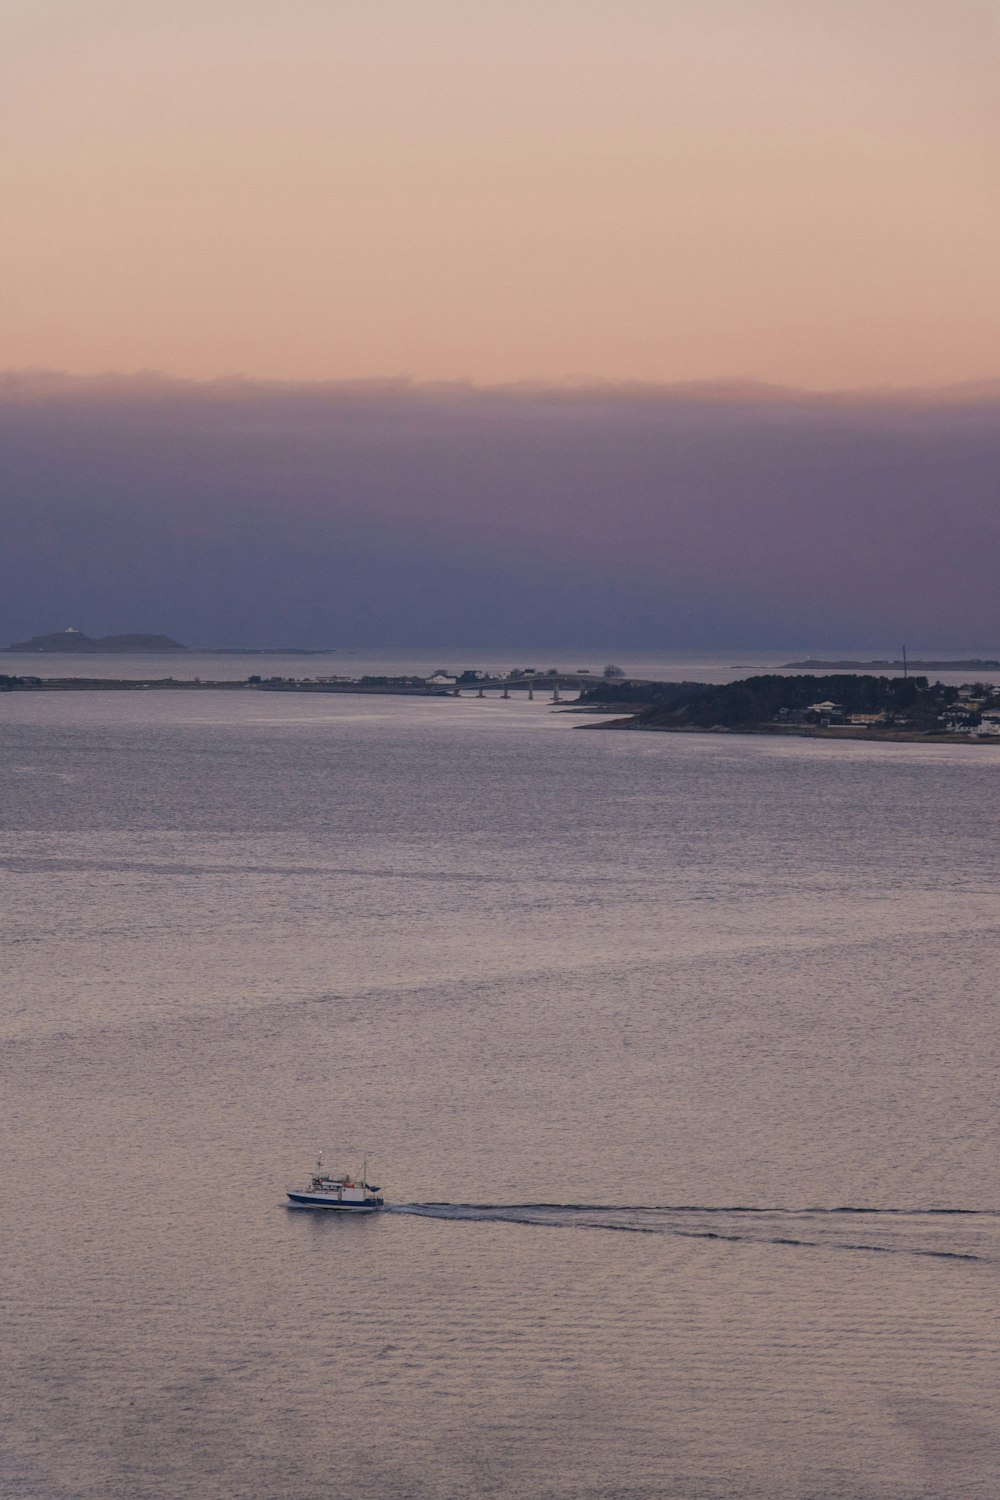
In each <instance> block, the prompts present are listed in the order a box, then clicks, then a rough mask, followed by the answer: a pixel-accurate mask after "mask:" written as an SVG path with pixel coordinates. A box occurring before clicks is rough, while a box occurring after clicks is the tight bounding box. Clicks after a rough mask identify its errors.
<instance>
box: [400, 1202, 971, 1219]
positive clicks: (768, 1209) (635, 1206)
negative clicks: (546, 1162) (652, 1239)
mask: <svg viewBox="0 0 1000 1500" xmlns="http://www.w3.org/2000/svg"><path fill="white" fill-rule="evenodd" d="M398 1206H399V1207H400V1208H402V1209H404V1210H410V1209H413V1210H417V1209H421V1208H427V1209H435V1208H453V1209H468V1210H470V1211H471V1212H476V1213H504V1212H506V1211H507V1210H508V1209H509V1210H511V1211H516V1210H517V1209H530V1210H538V1209H556V1210H559V1211H560V1212H566V1213H591V1214H627V1213H644V1214H787V1215H789V1216H791V1215H793V1214H873V1215H874V1214H879V1215H895V1216H897V1217H901V1218H913V1219H917V1218H927V1217H930V1216H931V1215H940V1216H943V1217H949V1216H954V1217H956V1218H957V1217H967V1218H984V1219H991V1218H992V1219H996V1218H1000V1209H998V1208H940V1207H938V1208H884V1207H883V1208H866V1207H865V1206H863V1205H862V1204H842V1205H839V1206H837V1207H833V1208H831V1207H829V1206H826V1205H820V1204H816V1205H812V1206H804V1205H800V1206H798V1207H787V1206H786V1205H784V1204H770V1205H768V1204H762V1203H756V1204H754V1203H733V1204H726V1203H449V1202H448V1201H447V1200H445V1199H433V1198H432V1199H428V1201H427V1202H426V1203H412V1204H400V1205H398Z"/></svg>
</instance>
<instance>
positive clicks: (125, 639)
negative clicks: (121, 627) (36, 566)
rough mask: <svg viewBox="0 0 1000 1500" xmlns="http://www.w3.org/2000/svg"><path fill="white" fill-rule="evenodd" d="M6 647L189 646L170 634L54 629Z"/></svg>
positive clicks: (63, 649)
mask: <svg viewBox="0 0 1000 1500" xmlns="http://www.w3.org/2000/svg"><path fill="white" fill-rule="evenodd" d="M3 649H4V650H5V651H52V652H58V653H59V654H60V655H62V654H63V653H65V652H67V651H80V652H92V651H99V652H109V653H112V654H113V653H114V652H116V651H186V650H187V649H188V648H187V646H184V645H182V644H181V642H180V641H175V640H173V639H172V638H171V637H170V636H169V635H100V636H90V635H86V634H85V633H84V631H82V630H74V629H73V628H72V627H70V629H69V630H54V631H52V632H51V633H50V634H49V635H33V636H32V637H31V640H30V641H15V642H14V643H13V644H12V645H10V646H5V647H4V648H3Z"/></svg>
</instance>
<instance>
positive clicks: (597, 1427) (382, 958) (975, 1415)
mask: <svg viewBox="0 0 1000 1500" xmlns="http://www.w3.org/2000/svg"><path fill="white" fill-rule="evenodd" d="M579 723H580V720H579V719H576V718H573V717H572V716H566V715H557V714H553V713H552V712H551V711H550V708H549V705H547V704H545V703H542V702H539V701H536V702H535V703H534V704H528V703H524V702H520V703H518V702H511V703H502V702H499V701H493V702H489V701H487V702H479V701H477V700H474V699H468V700H462V701H454V700H431V701H420V700H409V699H400V700H396V699H383V700H371V699H364V700H362V699H352V698H337V699H322V698H314V697H297V696H290V695H282V696H280V697H279V696H271V695H264V694H257V693H253V692H242V691H229V692H218V693H216V692H210V691H206V692H201V693H175V694H171V695H165V694H148V695H147V694H128V695H123V694H117V693H88V694H80V695H77V694H74V695H67V694H39V695H20V694H11V695H5V696H3V697H0V755H2V761H0V766H2V796H3V831H2V835H0V923H2V926H3V932H4V939H5V947H4V964H3V981H2V1015H0V1038H2V1048H0V1087H2V1105H0V1108H2V1114H3V1122H4V1133H5V1149H4V1151H3V1153H2V1154H0V1174H2V1192H3V1199H2V1201H3V1280H2V1320H3V1326H2V1328H0V1348H2V1351H3V1355H2V1363H3V1381H2V1386H0V1494H2V1495H3V1497H4V1500H8V1497H9V1500H50V1497H51V1500H134V1497H149V1500H188V1497H199V1500H231V1497H237V1496H238V1497H244V1496H246V1497H254V1500H256V1497H259V1500H279V1497H280V1500H319V1497H344V1500H354V1497H361V1496H374V1497H382V1496H384V1497H387V1500H397V1497H399V1500H402V1497H418V1500H445V1497H458V1496H480V1495H483V1496H496V1497H508V1496H510V1497H514V1496H517V1497H535V1496H538V1497H560V1500H563V1497H566V1500H569V1497H576V1496H580V1497H593V1500H598V1497H599V1500H612V1497H627V1500H651V1497H660V1496H662V1497H684V1500H736V1497H741V1500H743V1497H753V1500H757V1497H759V1500H827V1497H829V1500H834V1497H844V1500H848V1497H850V1500H860V1497H871V1500H950V1497H966V1496H969V1497H982V1500H995V1497H996V1495H997V1494H998V1493H1000V1394H998V1390H997V1378H996V1377H997V1369H998V1363H1000V1361H998V1351H1000V1338H998V1333H1000V1329H998V1323H997V1306H998V1294H1000V1172H998V1153H997V1120H998V1103H1000V1100H998V1087H997V1077H998V1068H997V1064H998V1061H1000V1057H998V1053H1000V1047H998V1043H997V1035H996V992H997V974H998V972H1000V903H998V896H997V863H998V859H997V841H996V802H997V793H996V787H997V777H998V775H1000V751H995V750H994V748H993V747H987V746H979V747H975V746H965V745H957V746H955V747H954V748H952V747H950V746H946V747H914V746H909V745H898V746H873V745H867V744H859V743H856V742H855V743H853V744H831V743H829V742H816V741H806V740H801V741H794V740H789V741H783V742H776V743H771V742H767V741H763V740H757V739H753V738H741V737H714V736H673V735H618V734H608V733H600V732H587V731H583V730H577V728H576V726H577V725H578V724H579ZM319 1146H324V1147H325V1148H326V1150H327V1157H328V1160H336V1161H338V1162H340V1161H343V1162H344V1163H345V1164H346V1165H348V1166H352V1165H360V1160H361V1156H362V1153H363V1152H364V1151H365V1150H367V1152H368V1155H369V1163H370V1166H371V1167H372V1169H373V1172H374V1173H375V1174H376V1180H378V1181H380V1182H381V1183H382V1185H383V1188H384V1191H385V1194H386V1197H387V1199H388V1200H389V1203H390V1208H389V1211H387V1212H386V1213H384V1214H381V1215H378V1216H374V1217H371V1218H366V1219H361V1220H356V1219H355V1220H344V1219H342V1218H340V1217H337V1216H331V1215H322V1214H319V1215H317V1214H315V1213H310V1212H303V1211H295V1210H290V1209H286V1208H285V1207H284V1204H283V1192H284V1186H285V1183H286V1181H287V1180H290V1179H294V1178H296V1177H299V1178H301V1177H302V1176H303V1174H304V1173H307V1172H308V1169H309V1166H310V1163H311V1160H312V1158H313V1157H314V1155H315V1151H316V1149H317V1148H318V1147H319Z"/></svg>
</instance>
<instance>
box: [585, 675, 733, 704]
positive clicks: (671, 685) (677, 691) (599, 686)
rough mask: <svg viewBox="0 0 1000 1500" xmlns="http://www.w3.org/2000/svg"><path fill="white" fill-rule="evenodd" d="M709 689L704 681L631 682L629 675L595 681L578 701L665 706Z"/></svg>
mask: <svg viewBox="0 0 1000 1500" xmlns="http://www.w3.org/2000/svg"><path fill="white" fill-rule="evenodd" d="M708 691H709V685H708V683H707V682H632V681H631V680H630V679H629V678H627V677H626V678H619V679H618V680H617V681H608V682H595V683H594V685H593V687H588V688H585V689H584V691H583V692H582V693H581V694H580V697H579V700H578V701H579V702H580V703H591V704H594V705H595V706H596V707H599V706H600V705H601V704H603V703H611V704H616V705H617V704H622V703H629V704H631V703H636V704H647V703H648V704H650V705H651V706H652V705H665V704H672V703H681V702H684V701H685V700H687V699H689V698H693V697H695V696H696V695H697V694H698V693H706V692H708Z"/></svg>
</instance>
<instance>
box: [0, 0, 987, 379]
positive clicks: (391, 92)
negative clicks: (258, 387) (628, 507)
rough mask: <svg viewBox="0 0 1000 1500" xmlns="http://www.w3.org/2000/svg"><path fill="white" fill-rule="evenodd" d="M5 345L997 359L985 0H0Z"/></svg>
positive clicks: (569, 371) (90, 355)
mask: <svg viewBox="0 0 1000 1500" xmlns="http://www.w3.org/2000/svg"><path fill="white" fill-rule="evenodd" d="M0 59H2V60H0V113H2V117H3V135H4V140H5V148H4V163H3V167H2V192H0V204H2V209H0V214H2V220H3V231H2V232H3V246H4V258H5V275H4V277H3V278H2V286H0V327H2V329H3V346H2V347H3V354H2V356H0V363H2V364H3V365H4V366H6V367H8V368H11V367H25V366H27V367H46V368H54V369H63V370H67V371H71V372H89V371H97V370H108V369H117V370H135V369H161V370H166V371H169V372H172V373H176V374H180V375H186V376H196V377H211V376H215V375H219V374H228V373H236V372H245V373H247V374H250V375H253V376H261V377H276V378H282V379H299V380H308V379H317V378H319V379H322V378H327V377H330V378H354V377H362V378H364V377H371V376H395V375H404V376H409V377H412V378H414V379H417V380H451V379H463V378H467V379H471V380H474V381H477V382H483V383H492V382H507V381H518V380H529V381H556V382H560V381H575V380H597V381H608V380H610V381H626V380H644V381H688V380H706V379H715V378H726V377H732V378H751V379H758V380H765V381H773V382H777V383H781V384H788V385H800V386H806V387H813V388H830V387H869V386H878V385H883V384H889V385H904V386H910V385H937V384H944V383H950V382H959V381H964V380H976V379H984V378H989V377H994V376H996V375H997V374H998V366H1000V355H998V349H1000V277H998V275H997V266H998V265H1000V202H998V199H1000V88H998V86H997V80H998V78H1000V7H998V6H997V5H996V4H995V3H994V0H949V3H948V4H947V5H945V4H942V3H931V0H530V3H529V0H504V3H503V4H501V5H489V6H488V5H479V4H475V3H474V0H420V3H415V0H368V3H366V4H364V5H358V4H354V5H347V4H344V3H342V0H143V3H141V4H136V3H135V0H88V4H86V5H80V4H79V3H78V0H6V3H5V5H4V7H3V16H2V18H0Z"/></svg>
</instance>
